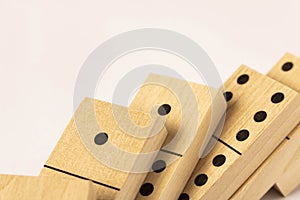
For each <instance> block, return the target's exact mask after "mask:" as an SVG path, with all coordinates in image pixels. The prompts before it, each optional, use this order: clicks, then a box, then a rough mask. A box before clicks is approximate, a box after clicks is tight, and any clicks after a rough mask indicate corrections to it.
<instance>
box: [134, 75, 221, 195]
mask: <svg viewBox="0 0 300 200" xmlns="http://www.w3.org/2000/svg"><path fill="white" fill-rule="evenodd" d="M159 105H163V106H164V107H165V108H164V109H163V110H165V111H166V112H165V113H163V114H165V115H166V128H167V130H168V136H167V139H166V141H165V143H164V145H163V147H162V149H161V151H160V152H159V154H158V156H157V158H156V160H155V162H154V163H153V165H152V172H150V173H149V174H148V176H147V178H146V180H145V182H144V183H143V184H142V185H140V192H139V194H138V195H137V198H136V199H155V200H156V199H177V197H178V195H179V194H180V191H182V189H183V188H184V185H185V183H186V181H187V180H188V178H189V176H190V175H191V173H192V170H193V169H194V167H195V165H196V163H197V162H198V160H199V155H200V154H201V153H202V152H203V150H204V148H203V147H204V146H206V144H207V143H208V140H209V139H210V138H211V135H212V133H213V131H214V130H215V128H216V126H217V124H218V122H219V121H220V119H221V118H222V116H223V114H224V112H225V110H226V101H225V99H224V96H223V92H222V91H221V90H219V89H214V88H209V87H206V86H203V85H199V84H195V83H189V82H186V81H184V80H179V79H175V78H170V77H166V76H161V75H156V74H151V75H150V76H149V77H148V78H147V80H146V81H145V83H144V84H143V86H142V88H140V90H139V91H138V93H137V95H136V96H135V98H134V99H133V101H132V103H131V105H130V108H132V109H137V110H141V111H143V112H151V110H152V109H153V108H155V107H157V106H159ZM159 109H162V107H159Z"/></svg>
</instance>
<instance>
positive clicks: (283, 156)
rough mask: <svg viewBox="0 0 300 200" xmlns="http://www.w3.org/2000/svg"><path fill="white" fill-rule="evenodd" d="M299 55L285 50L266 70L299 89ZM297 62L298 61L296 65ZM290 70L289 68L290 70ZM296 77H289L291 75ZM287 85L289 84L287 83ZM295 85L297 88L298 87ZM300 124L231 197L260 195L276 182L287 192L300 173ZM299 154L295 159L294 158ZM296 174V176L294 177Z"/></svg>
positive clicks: (250, 197) (257, 196)
mask: <svg viewBox="0 0 300 200" xmlns="http://www.w3.org/2000/svg"><path fill="white" fill-rule="evenodd" d="M297 64H300V62H299V58H297V57H295V56H293V55H291V54H286V55H285V56H284V57H283V58H282V59H281V60H280V61H279V62H278V63H277V64H276V65H275V66H274V67H273V68H272V69H271V71H270V72H269V75H270V76H271V77H272V78H274V79H275V80H277V79H278V80H280V81H281V82H282V83H283V84H291V85H292V86H294V88H293V87H292V89H300V87H299V86H300V82H299V81H298V82H299V84H298V85H297V84H296V82H297V78H296V77H297V76H298V77H299V75H300V70H299V67H297ZM298 66H300V65H298ZM293 70H294V73H292V72H289V71H293ZM293 78H294V79H296V80H290V79H293ZM287 86H289V85H287ZM297 87H298V88H297ZM299 147H300V126H299V125H298V126H297V127H296V128H295V129H294V130H293V131H292V132H291V133H290V134H289V135H288V137H286V138H285V139H284V141H283V142H282V143H281V144H280V146H278V147H277V149H276V150H275V151H274V152H273V153H272V154H271V155H270V156H269V157H268V158H267V159H266V160H265V161H264V162H263V164H262V165H261V166H260V167H259V168H258V169H257V170H256V171H255V173H253V174H252V175H251V177H249V178H248V179H247V181H246V182H245V183H244V184H243V185H242V186H241V187H240V188H239V190H238V191H236V192H235V194H234V195H233V196H232V197H231V199H243V200H247V199H249V200H252V199H260V198H261V197H262V196H263V195H264V194H266V193H267V191H268V190H269V189H270V188H271V187H272V186H273V185H274V184H275V183H276V181H277V182H278V183H277V188H278V190H279V191H281V193H282V194H284V195H287V194H288V193H289V192H290V191H292V190H293V189H294V188H295V187H296V186H297V185H298V184H299V182H300V181H299V179H300V176H298V174H299V173H298V172H297V171H298V170H299V168H300V163H299V160H300V157H299V153H296V152H297V151H299V149H300V148H299ZM299 152H300V151H299ZM297 157H298V159H297ZM297 176H298V177H297Z"/></svg>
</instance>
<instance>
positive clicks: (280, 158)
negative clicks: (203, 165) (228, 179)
mask: <svg viewBox="0 0 300 200" xmlns="http://www.w3.org/2000/svg"><path fill="white" fill-rule="evenodd" d="M288 138H289V139H284V141H283V142H282V143H281V144H280V146H279V147H277V148H276V150H275V151H274V152H273V153H272V154H271V155H270V156H269V157H268V158H267V159H266V160H265V161H264V162H263V164H262V165H261V166H260V167H259V168H258V169H257V170H255V172H254V173H253V174H252V175H251V176H250V177H249V178H248V179H247V181H246V182H245V183H244V184H243V185H242V186H241V187H240V188H239V189H238V190H237V191H236V192H235V194H234V195H233V196H232V197H231V198H230V199H235V200H258V199H260V198H261V197H263V195H265V194H266V193H267V192H268V190H269V189H270V188H272V186H273V185H274V184H275V183H276V181H277V180H280V176H281V175H282V174H283V173H284V171H285V170H286V168H287V166H288V165H290V163H291V161H292V162H293V163H296V162H297V161H296V160H295V159H294V158H293V157H294V156H296V155H295V153H296V152H297V150H298V147H299V145H300V129H299V127H296V128H295V129H294V130H293V131H292V133H291V134H289V136H288ZM298 154H299V153H298ZM298 156H299V155H298ZM298 164H299V161H298ZM293 166H295V165H293ZM289 168H290V167H289ZM289 170H290V169H289ZM298 170H299V168H297V171H296V170H295V169H294V170H293V172H291V173H289V174H290V175H292V176H290V177H287V176H285V178H289V179H288V183H287V185H285V184H284V185H282V187H284V188H286V187H287V188H288V187H289V186H290V185H291V184H290V182H295V181H296V180H297V181H298V180H299V178H300V176H299V175H298V174H299V173H298ZM297 176H298V179H297ZM286 181H287V180H286ZM282 187H281V188H282Z"/></svg>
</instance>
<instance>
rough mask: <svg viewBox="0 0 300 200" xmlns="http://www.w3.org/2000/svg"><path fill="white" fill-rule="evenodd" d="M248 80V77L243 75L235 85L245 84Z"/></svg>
mask: <svg viewBox="0 0 300 200" xmlns="http://www.w3.org/2000/svg"><path fill="white" fill-rule="evenodd" d="M248 80H249V75H248V74H243V75H241V76H239V77H238V79H237V83H238V84H240V85H243V84H245V83H247V82H248Z"/></svg>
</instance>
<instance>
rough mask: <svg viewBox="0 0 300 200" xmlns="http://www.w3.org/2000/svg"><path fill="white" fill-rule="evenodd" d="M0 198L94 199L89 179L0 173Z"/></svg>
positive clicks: (10, 199) (37, 199) (34, 199)
mask: <svg viewBox="0 0 300 200" xmlns="http://www.w3.org/2000/svg"><path fill="white" fill-rule="evenodd" d="M0 199H1V200H7V199H9V200H28V199H30V200H41V199H43V200H53V199H60V200H69V199H72V200H96V194H95V191H94V187H93V186H92V183H91V182H90V181H84V180H71V179H64V178H60V177H49V176H42V177H29V176H14V175H0Z"/></svg>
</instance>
